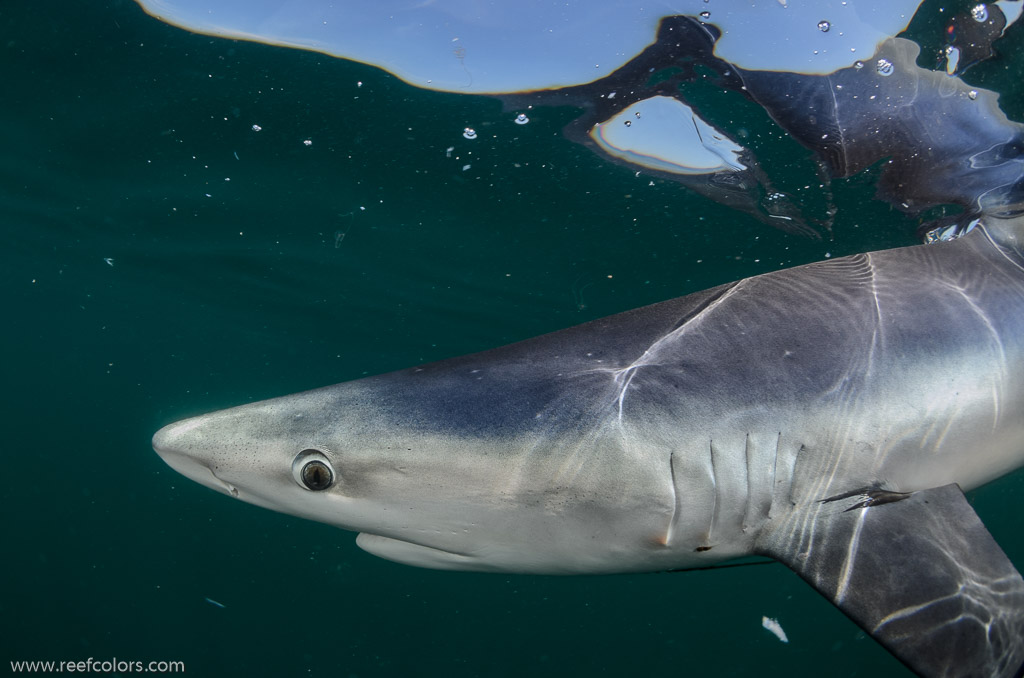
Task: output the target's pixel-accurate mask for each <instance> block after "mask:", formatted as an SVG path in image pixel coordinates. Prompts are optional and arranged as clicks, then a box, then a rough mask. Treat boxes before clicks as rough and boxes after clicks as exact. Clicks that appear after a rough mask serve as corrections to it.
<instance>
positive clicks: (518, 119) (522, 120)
mask: <svg viewBox="0 0 1024 678" xmlns="http://www.w3.org/2000/svg"><path fill="white" fill-rule="evenodd" d="M528 122H530V119H529V118H527V117H526V113H520V114H519V115H517V116H516V119H515V123H516V124H517V125H525V124H526V123H528Z"/></svg>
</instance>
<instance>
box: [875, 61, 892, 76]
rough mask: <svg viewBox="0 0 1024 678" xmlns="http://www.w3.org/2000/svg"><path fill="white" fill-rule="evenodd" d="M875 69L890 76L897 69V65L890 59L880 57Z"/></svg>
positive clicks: (880, 73)
mask: <svg viewBox="0 0 1024 678" xmlns="http://www.w3.org/2000/svg"><path fill="white" fill-rule="evenodd" d="M875 70H876V71H878V74H879V75H884V76H886V77H888V76H890V75H892V74H893V71H895V70H896V67H895V66H893V65H892V62H891V61H889V60H888V59H879V60H878V63H877V64H876V65H875Z"/></svg>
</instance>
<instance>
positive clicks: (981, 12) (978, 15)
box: [971, 5, 988, 24]
mask: <svg viewBox="0 0 1024 678" xmlns="http://www.w3.org/2000/svg"><path fill="white" fill-rule="evenodd" d="M971 18H972V19H974V20H975V21H977V22H978V23H979V24H982V23H985V22H986V21H988V7H986V6H985V5H975V6H974V7H971Z"/></svg>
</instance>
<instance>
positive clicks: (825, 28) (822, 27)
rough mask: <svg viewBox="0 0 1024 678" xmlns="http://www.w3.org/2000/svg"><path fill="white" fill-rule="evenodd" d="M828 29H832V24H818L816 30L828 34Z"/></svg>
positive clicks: (823, 22) (826, 22) (825, 22)
mask: <svg viewBox="0 0 1024 678" xmlns="http://www.w3.org/2000/svg"><path fill="white" fill-rule="evenodd" d="M830 28H832V24H831V23H829V22H828V21H819V22H818V30H819V31H821V32H822V33H828V29H830Z"/></svg>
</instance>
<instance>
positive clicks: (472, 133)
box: [462, 127, 476, 139]
mask: <svg viewBox="0 0 1024 678" xmlns="http://www.w3.org/2000/svg"><path fill="white" fill-rule="evenodd" d="M462 136H464V137H466V138H467V139H476V130H475V129H473V128H472V127H467V128H466V129H464V130H462Z"/></svg>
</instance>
